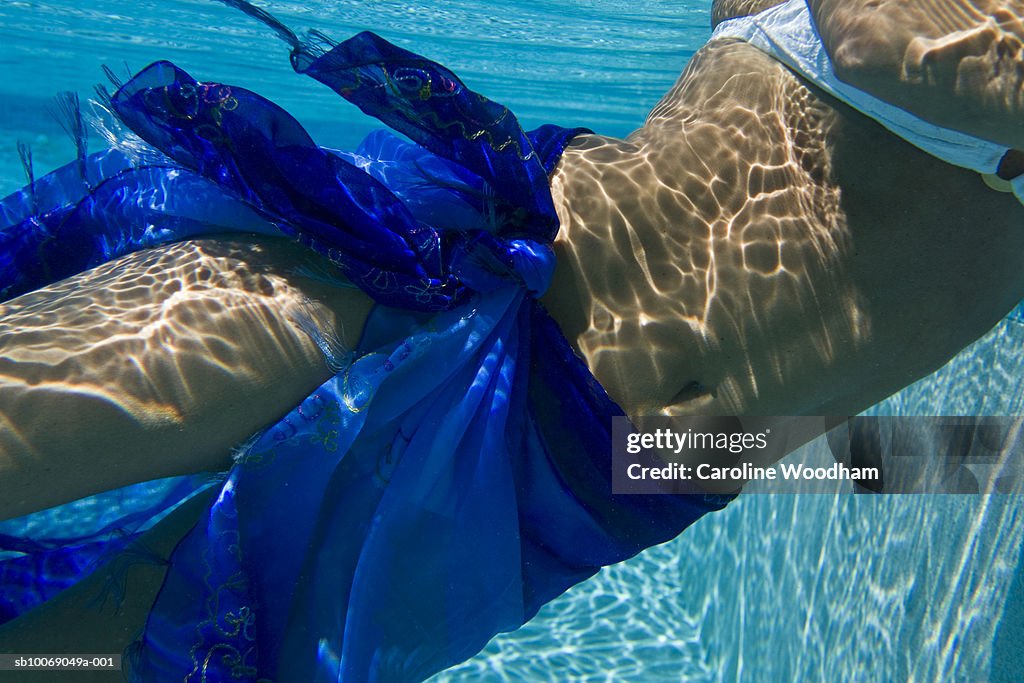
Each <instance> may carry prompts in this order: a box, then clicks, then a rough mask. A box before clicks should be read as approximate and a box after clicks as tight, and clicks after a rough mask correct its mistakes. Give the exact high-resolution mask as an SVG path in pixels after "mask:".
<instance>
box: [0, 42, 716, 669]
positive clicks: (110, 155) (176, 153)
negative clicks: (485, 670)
mask: <svg viewBox="0 0 1024 683" xmlns="http://www.w3.org/2000/svg"><path fill="white" fill-rule="evenodd" d="M294 48H295V49H294V51H293V53H292V62H293V65H294V66H295V68H296V70H297V71H299V72H300V73H304V74H307V75H309V76H312V77H313V78H315V79H317V80H319V81H321V82H322V83H324V84H326V85H327V86H329V87H330V88H332V89H333V90H335V91H336V92H337V93H339V94H340V95H342V96H343V97H345V98H346V99H348V100H350V101H352V102H353V103H355V104H357V105H358V106H359V107H360V108H362V109H363V110H364V111H366V112H367V113H369V114H371V115H373V116H376V117H377V118H379V119H380V120H382V121H383V122H384V123H386V124H388V125H389V126H390V127H391V128H393V129H395V130H397V131H399V132H401V133H403V134H404V135H406V136H407V137H408V138H410V139H411V140H412V142H411V143H410V142H407V141H404V140H401V139H399V138H397V137H395V136H393V135H391V134H388V133H383V132H381V133H375V134H373V135H371V136H370V137H369V138H368V139H367V140H366V141H365V142H364V143H363V145H362V146H361V147H360V148H359V149H358V150H356V151H355V152H351V153H342V152H335V151H332V150H327V149H324V148H321V147H319V146H318V145H316V143H315V142H314V141H313V140H311V139H310V137H309V136H308V135H307V134H306V132H305V131H304V130H303V129H302V127H301V126H300V125H299V124H298V123H297V122H296V121H295V120H294V119H293V118H292V117H291V116H289V115H288V114H287V113H286V112H284V111H283V110H281V109H280V108H278V107H277V106H275V105H274V104H272V103H271V102H269V101H267V100H265V99H263V98H261V97H260V96H258V95H256V94H255V93H252V92H250V91H248V90H245V89H242V88H237V87H234V86H229V85H224V84H219V83H210V82H198V81H195V80H194V79H193V78H192V77H191V76H189V75H188V74H186V73H185V72H184V71H182V70H181V69H179V68H177V67H175V66H174V65H172V64H170V63H167V62H159V63H156V64H153V65H151V66H149V67H147V68H146V69H144V70H143V71H141V72H140V73H139V74H138V75H136V76H135V77H134V78H132V79H131V80H130V81H129V82H127V83H125V84H124V85H123V86H121V87H120V88H119V89H118V90H117V92H116V93H114V95H113V96H112V98H111V105H112V107H113V109H114V110H115V111H116V112H117V114H118V116H119V117H120V118H121V120H122V121H123V122H124V123H125V124H126V125H127V126H128V127H130V128H131V130H133V131H134V132H135V133H136V134H138V135H139V136H140V137H141V138H142V139H143V140H145V141H146V142H147V143H148V144H149V145H150V146H151V147H152V148H153V150H151V152H150V153H147V154H146V155H144V157H140V158H131V157H130V156H129V155H126V154H123V153H121V152H118V151H106V152H101V153H99V154H96V155H92V156H84V155H83V156H82V158H80V159H79V160H78V161H77V162H75V163H72V164H70V165H68V166H67V167H65V168H63V169H60V170H58V171H56V172H55V173H53V174H51V175H49V176H47V177H44V178H41V179H39V180H38V181H36V182H35V183H33V185H32V186H31V187H28V188H26V189H25V190H23V191H22V192H19V193H17V194H15V195H12V196H11V197H8V198H7V199H5V200H4V201H3V202H2V203H0V218H2V219H3V220H4V222H3V225H5V226H6V227H4V228H2V230H0V293H2V294H3V295H4V298H7V297H11V296H15V295H17V294H19V293H22V292H26V291H30V290H32V289H35V288H38V287H40V286H42V285H45V284H47V283H49V282H52V281H54V280H57V279H59V278H63V277H66V276H69V275H71V274H74V273H77V272H80V271H82V270H85V269H88V268H91V267H93V266H96V265H98V264H100V263H103V262H104V261H107V260H110V259H112V258H115V257H117V256H120V255H122V254H125V253H128V252H131V251H134V250H138V249H143V248H147V247H152V246H154V245H158V244H163V243H167V242H171V241H175V240H182V239H187V238H190V237H195V236H198V235H204V234H210V233H222V232H225V231H236V232H259V233H265V234H285V235H291V236H293V237H294V238H295V239H298V240H300V241H301V242H302V243H304V244H306V245H308V246H309V247H310V248H312V249H315V250H316V251H318V252H320V253H321V254H324V255H325V256H326V257H327V258H329V259H330V260H331V261H332V262H333V263H334V264H336V265H337V266H338V268H339V269H340V270H341V272H342V273H344V275H345V276H346V277H347V278H348V279H349V280H351V282H352V283H354V284H355V285H357V286H358V287H360V288H362V289H363V290H364V291H365V292H367V293H368V294H369V295H370V296H372V297H373V298H374V299H375V300H376V301H377V302H378V304H379V305H378V306H377V307H376V308H375V309H374V311H373V313H372V314H371V316H370V318H369V319H368V321H367V323H366V327H365V331H364V334H363V338H362V340H361V342H360V344H359V347H358V348H357V349H356V350H355V353H353V354H352V357H351V359H350V360H349V361H348V362H346V363H345V364H344V367H343V368H342V369H341V371H340V372H339V373H338V374H337V375H335V376H334V377H332V378H331V379H330V380H328V381H327V382H326V383H324V384H323V385H322V386H321V387H319V388H318V389H317V390H316V391H314V392H313V393H312V394H310V396H309V397H308V398H306V399H305V400H304V401H303V402H302V403H301V404H300V405H299V406H297V407H296V408H295V409H294V410H293V411H292V412H290V413H289V414H288V415H286V416H285V417H283V418H282V419H281V420H280V421H279V422H278V423H276V424H274V425H271V426H269V427H268V428H267V429H266V430H264V431H263V432H262V433H261V434H260V435H259V436H258V437H257V438H256V439H255V440H254V442H253V443H252V445H251V446H250V447H248V449H247V450H246V452H245V453H244V454H242V455H241V457H240V458H238V462H237V464H236V465H235V466H234V467H233V468H232V469H231V471H230V472H229V473H228V475H227V477H226V478H225V479H224V480H223V481H220V482H218V483H217V484H216V486H217V487H219V491H218V492H217V494H216V495H215V496H214V498H213V501H212V503H211V504H210V506H209V508H208V509H207V510H206V512H205V513H204V514H203V516H202V518H201V519H200V521H199V522H198V523H197V525H196V526H195V527H194V528H193V529H192V530H191V532H189V533H188V535H187V536H186V537H185V538H184V539H183V541H182V542H181V543H180V544H179V545H178V547H177V548H176V549H175V550H174V552H173V554H172V555H171V558H170V564H169V569H168V572H167V577H166V579H165V582H164V585H163V587H162V589H161V591H160V594H159V596H158V598H157V600H156V602H155V604H154V605H153V607H152V610H151V612H150V615H149V618H148V622H147V625H146V628H145V632H144V634H143V635H142V637H141V639H140V640H139V642H138V643H137V644H136V646H135V647H134V649H133V651H132V667H131V677H132V680H138V681H161V682H162V681H171V680H184V681H209V682H219V681H253V682H255V681H282V682H285V681H300V682H303V683H307V682H310V681H354V682H362V681H384V682H392V681H419V680H422V679H424V678H426V677H427V676H429V675H431V674H433V673H435V672H437V671H440V670H442V669H444V668H446V667H448V666H451V665H453V664H455V663H457V662H459V661H462V660H464V659H466V658H468V657H470V656H472V655H473V654H474V653H476V652H478V651H479V650H480V649H481V648H482V647H483V646H484V645H485V644H486V643H487V642H488V640H489V639H490V638H491V637H492V636H493V635H495V634H496V633H500V632H503V631H509V630H513V629H515V628H518V627H519V626H520V625H522V624H523V623H525V622H526V621H528V620H529V619H530V618H532V617H533V616H534V615H535V614H536V613H537V610H538V609H540V607H541V606H542V605H543V604H545V603H546V602H548V601H550V600H552V599H553V598H555V597H556V596H558V595H560V594H561V593H562V592H564V591H565V590H566V589H568V588H569V587H570V586H572V585H574V584H576V583H578V582H580V581H582V580H584V579H586V578H588V577H590V576H592V575H593V574H594V573H595V572H597V571H598V569H599V568H600V567H602V566H605V565H609V564H613V563H616V562H620V561H622V560H624V559H626V558H629V557H631V556H633V555H635V554H636V553H638V552H639V551H641V550H643V549H644V548H646V547H649V546H651V545H654V544H657V543H661V542H664V541H666V540H669V539H671V538H673V537H674V536H676V535H677V534H678V533H680V531H682V530H683V529H684V528H686V527H687V526H688V525H690V524H692V523H693V522H694V521H695V520H697V519H698V518H699V517H701V516H702V515H703V514H704V513H706V512H708V511H710V510H715V509H718V508H720V507H721V506H722V505H724V504H725V502H726V501H725V499H723V498H718V497H714V496H706V495H704V494H702V493H698V492H696V490H695V492H694V494H692V495H651V496H643V495H614V494H612V491H611V419H612V417H613V416H618V415H622V414H623V413H622V410H621V409H620V408H619V407H618V406H617V405H616V404H615V403H614V402H613V401H612V400H611V399H610V398H609V397H608V395H607V394H606V393H605V392H604V390H603V389H602V388H601V387H600V385H599V384H598V383H597V381H596V380H595V379H594V377H593V376H592V375H591V374H590V372H589V370H588V369H587V367H586V365H585V363H584V362H583V361H582V360H581V359H580V358H579V357H577V356H576V355H575V354H574V352H573V350H572V349H571V347H570V346H569V344H568V343H567V341H566V340H565V338H564V337H563V336H562V334H561V332H560V331H559V329H558V327H557V325H556V324H555V323H554V321H553V320H552V319H551V318H550V317H549V316H548V315H547V313H546V312H545V311H544V309H543V307H542V306H541V305H540V303H539V302H538V301H537V298H538V297H539V296H540V295H541V294H542V293H543V292H544V291H545V289H546V288H547V286H548V283H549V281H550V278H551V275H552V272H553V270H554V253H553V250H552V248H551V246H550V245H551V241H552V240H553V239H554V237H555V234H556V232H557V229H558V220H557V217H556V215H555V210H554V206H553V203H552V200H551V196H550V193H549V191H548V177H549V174H550V173H551V172H552V170H553V169H554V167H555V165H556V163H557V161H558V159H559V158H560V156H561V153H562V151H563V149H564V148H565V146H566V145H567V144H568V142H569V141H570V140H571V139H572V138H573V137H574V136H575V135H577V134H579V133H580V132H581V130H579V129H564V128H558V127H555V126H543V127H541V128H539V129H537V130H534V131H530V132H524V131H523V130H522V129H521V128H520V126H519V123H518V121H517V120H516V118H515V116H513V114H512V113H511V112H510V111H509V110H508V109H506V108H505V107H503V106H501V105H499V104H497V103H495V102H492V101H490V100H488V99H487V98H485V97H483V96H481V95H479V94H477V93H475V92H472V91H471V90H469V89H468V88H466V87H465V85H463V83H462V82H461V81H460V80H459V79H458V78H457V77H456V76H455V74H453V73H452V72H451V71H449V70H448V69H446V68H444V67H443V66H441V65H439V64H436V63H434V62H431V61H429V60H427V59H424V58H423V57H420V56H418V55H415V54H413V53H411V52H408V51H406V50H403V49H401V48H398V47H396V46H394V45H391V44H390V43H388V42H386V41H385V40H383V39H381V38H380V37H378V36H376V35H374V34H372V33H362V34H359V35H357V36H355V37H354V38H352V39H350V40H348V41H345V42H343V43H341V44H339V45H337V46H323V45H321V46H319V47H316V46H312V45H310V44H296V45H295V46H294ZM204 483H205V484H208V482H205V481H204V480H203V479H202V478H197V477H184V478H179V479H177V480H174V481H173V482H172V483H171V484H169V485H167V486H156V487H152V486H151V487H149V488H146V486H145V485H137V486H135V487H128V488H127V489H124V490H122V491H121V492H119V495H120V496H121V497H119V498H118V508H117V509H118V510H119V511H120V512H119V516H118V515H115V516H114V518H113V519H110V520H104V522H103V523H102V524H96V525H94V526H95V528H91V529H87V530H85V531H82V530H79V532H78V533H77V535H75V536H73V537H71V536H65V537H60V536H54V535H52V534H51V535H48V536H42V535H41V534H40V533H39V532H36V531H33V529H34V528H35V527H34V526H33V525H32V524H31V519H30V518H32V517H33V515H29V516H28V518H23V519H21V520H13V521H11V522H8V523H5V524H3V525H0V553H2V554H0V588H2V591H0V619H4V618H6V619H10V618H14V617H16V616H18V615H19V614H21V613H24V612H25V611H27V610H29V609H31V608H33V607H34V606H36V605H38V604H39V603H40V602H41V601H44V600H47V599H50V598H52V597H53V596H54V595H55V594H56V593H57V592H59V591H60V590H61V589H63V588H65V587H67V586H68V585H71V584H73V583H74V582H75V581H77V580H79V579H80V578H81V577H82V576H83V575H84V574H85V573H86V572H87V571H88V569H89V568H91V567H93V566H95V563H96V561H97V559H98V558H105V557H109V554H110V552H111V550H118V549H120V548H123V547H125V546H126V544H127V543H128V542H129V541H130V540H131V539H132V538H135V537H137V536H138V535H139V534H140V533H142V532H143V531H144V530H145V529H146V528H147V527H148V525H149V524H151V521H152V520H153V519H155V518H157V517H158V516H159V515H160V514H162V513H163V512H165V511H166V510H167V509H169V508H170V507H171V506H173V505H174V504H176V503H177V502H179V501H181V500H182V499H183V498H185V497H186V496H187V495H188V494H189V493H190V492H192V491H195V490H196V489H197V488H199V487H200V486H202V485H204ZM105 495H110V494H105ZM38 514H46V513H38Z"/></svg>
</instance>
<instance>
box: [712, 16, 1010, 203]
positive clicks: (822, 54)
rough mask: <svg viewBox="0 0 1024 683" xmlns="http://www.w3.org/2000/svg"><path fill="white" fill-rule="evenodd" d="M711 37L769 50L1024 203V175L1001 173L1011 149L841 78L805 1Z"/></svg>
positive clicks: (738, 21)
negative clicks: (1005, 177)
mask: <svg viewBox="0 0 1024 683" xmlns="http://www.w3.org/2000/svg"><path fill="white" fill-rule="evenodd" d="M711 38H712V39H715V38H739V39H742V40H744V41H746V42H748V43H750V44H751V45H753V46H755V47H757V48H759V49H761V50H763V51H764V52H767V53H768V54H770V55H771V56H773V57H775V58H776V59H778V60H779V61H780V62H782V63H783V64H785V65H786V66H788V67H789V68H791V69H793V71H795V72H796V73H798V74H800V75H801V76H803V77H804V78H806V79H807V80H808V81H810V82H811V83H813V84H814V85H816V86H818V87H819V88H821V89H822V90H824V91H825V92H827V93H828V94H830V95H832V96H833V97H835V98H836V99H838V100H840V101H842V102H845V103H846V104H848V105H850V106H851V107H853V108H854V109H856V110H858V111H860V112H861V113H863V114H865V115H866V116H869V117H871V118H872V119H874V120H875V121H877V122H878V123H880V124H882V125H883V126H885V128H887V129H888V130H889V131H890V132H892V133H894V134H896V135H898V136H899V137H901V138H903V139H904V140H906V141H907V142H909V143H911V144H912V145H914V146H916V147H918V148H920V149H922V150H924V151H925V152H928V153H929V154H931V155H932V156H935V157H937V158H939V159H942V160H943V161H946V162H948V163H950V164H953V165H955V166H962V167H964V168H969V169H971V170H974V171H977V172H978V173H981V174H982V175H983V176H984V177H985V182H986V184H988V185H989V186H990V187H993V189H997V190H1002V191H1012V192H1013V193H1014V195H1016V197H1017V199H1018V200H1020V201H1021V203H1024V175H1019V176H1017V177H1016V178H1014V179H1013V180H1011V181H1006V180H1001V179H999V178H997V177H995V175H994V174H995V173H996V170H997V169H998V167H999V162H1000V161H1001V160H1002V158H1003V156H1004V155H1005V154H1006V152H1007V151H1008V150H1007V148H1006V147H1004V146H1002V145H998V144H996V143H994V142H989V141H988V140H983V139H981V138H976V137H974V136H972V135H967V134H966V133H961V132H959V131H956V130H953V129H951V128H943V127H941V126H936V125H934V124H932V123H928V122H927V121H924V120H922V119H920V118H918V117H917V116H915V115H913V114H911V113H910V112H908V111H906V110H904V109H900V108H899V107H897V106H895V105H892V104H889V103H888V102H885V101H883V100H880V99H878V98H877V97H874V96H872V95H869V94H867V93H865V92H863V91H861V90H858V89H857V88H854V87H852V86H850V85H848V84H846V83H844V82H842V81H841V80H839V79H838V78H836V75H835V72H834V71H833V70H832V62H831V60H830V59H829V57H828V53H827V52H826V51H825V46H824V45H823V44H822V42H821V37H820V36H819V35H818V31H817V29H816V28H815V27H814V22H813V21H812V20H811V12H810V10H809V9H808V7H807V3H806V1H805V0H788V2H784V3H782V4H781V5H776V6H775V7H772V8H770V9H767V10H764V11H763V12H760V13H759V14H755V15H753V16H747V17H737V18H735V19H729V20H727V21H723V22H722V23H720V24H719V25H718V26H717V27H716V28H715V30H714V33H712V34H711Z"/></svg>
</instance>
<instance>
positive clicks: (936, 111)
mask: <svg viewBox="0 0 1024 683" xmlns="http://www.w3.org/2000/svg"><path fill="white" fill-rule="evenodd" d="M808 5H809V6H810V9H811V14H812V16H813V18H814V21H815V24H816V26H817V28H818V32H819V33H820V34H821V38H822V41H823V42H824V44H825V49H826V50H827V51H828V53H829V55H830V56H831V58H832V63H833V66H834V68H835V72H836V76H838V77H839V78H840V79H842V80H844V81H846V82H847V83H849V84H851V85H853V86H855V87H857V88H859V89H861V90H863V91H865V92H868V93H870V94H872V95H875V96H876V97H879V98H881V99H883V100H886V101H888V102H891V103H893V104H895V105H897V106H899V107H902V108H904V109H906V110H908V111H910V112H912V113H914V114H915V115H917V116H919V117H921V118H922V119H925V120H927V121H930V122H932V123H935V124H937V125H939V126H944V127H946V128H953V129H956V130H960V131H963V132H965V133H969V134H972V135H975V136H977V137H980V138H984V139H988V140H992V141H994V142H997V143H1000V144H1004V145H1006V146H1007V147H1010V148H1016V149H1024V126H1022V125H1021V120H1020V116H1021V113H1022V111H1024V51H1022V46H1024V2H1022V1H1021V0H808Z"/></svg>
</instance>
